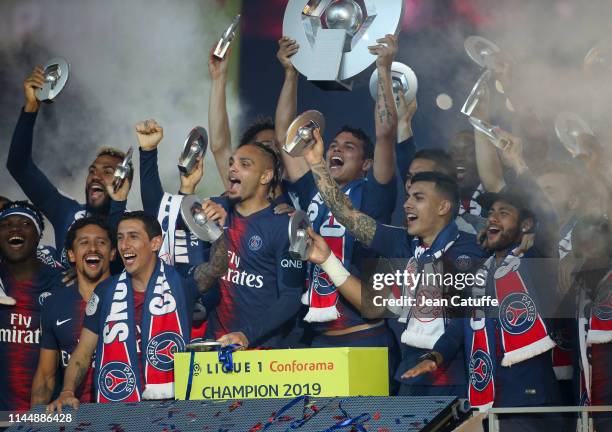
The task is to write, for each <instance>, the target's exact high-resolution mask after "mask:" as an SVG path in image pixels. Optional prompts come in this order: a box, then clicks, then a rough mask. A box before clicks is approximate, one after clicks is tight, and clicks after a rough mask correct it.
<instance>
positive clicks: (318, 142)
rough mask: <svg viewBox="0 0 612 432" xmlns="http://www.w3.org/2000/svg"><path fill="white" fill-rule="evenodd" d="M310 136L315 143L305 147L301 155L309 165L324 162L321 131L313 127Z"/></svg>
mask: <svg viewBox="0 0 612 432" xmlns="http://www.w3.org/2000/svg"><path fill="white" fill-rule="evenodd" d="M312 136H313V138H314V140H315V143H314V144H313V145H311V146H310V147H307V148H305V149H304V152H303V153H302V156H304V159H306V162H308V165H310V166H313V165H316V164H318V163H321V162H324V158H323V152H324V151H325V149H324V147H325V146H324V145H323V138H321V131H320V130H319V129H315V130H314V131H313V133H312Z"/></svg>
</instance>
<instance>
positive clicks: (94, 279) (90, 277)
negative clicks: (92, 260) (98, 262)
mask: <svg viewBox="0 0 612 432" xmlns="http://www.w3.org/2000/svg"><path fill="white" fill-rule="evenodd" d="M102 276H104V267H102V266H100V269H99V270H98V271H97V272H95V273H93V274H92V273H89V272H87V271H83V277H84V278H85V279H86V280H87V282H89V283H92V284H94V283H98V282H100V280H101V279H102Z"/></svg>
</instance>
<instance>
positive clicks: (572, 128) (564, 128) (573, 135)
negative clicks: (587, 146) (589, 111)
mask: <svg viewBox="0 0 612 432" xmlns="http://www.w3.org/2000/svg"><path fill="white" fill-rule="evenodd" d="M555 132H556V133H557V137H558V138H559V141H561V143H562V144H563V146H564V147H565V148H566V149H567V151H568V152H570V154H571V155H572V156H573V157H576V156H579V155H582V154H585V153H586V152H585V151H584V149H583V148H582V146H581V145H580V135H594V134H593V129H591V127H590V126H589V124H588V123H587V122H586V121H584V119H583V118H582V117H580V116H579V115H578V114H575V113H571V112H562V113H560V114H559V115H557V118H556V119H555Z"/></svg>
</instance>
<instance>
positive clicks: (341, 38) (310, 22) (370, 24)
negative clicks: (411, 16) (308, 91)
mask: <svg viewBox="0 0 612 432" xmlns="http://www.w3.org/2000/svg"><path fill="white" fill-rule="evenodd" d="M403 3H404V2H403V1H402V0H289V3H288V4H287V8H286V9H285V17H284V19H283V35H284V36H288V37H290V38H292V39H295V40H296V41H297V43H298V44H299V45H300V49H299V51H298V52H297V53H296V54H295V55H294V56H293V57H291V62H292V63H293V65H294V66H295V68H296V69H297V70H298V71H299V72H300V73H302V74H303V75H305V76H306V78H307V79H308V81H311V82H313V83H314V84H316V85H318V86H319V87H321V88H323V89H333V90H350V89H351V88H352V78H353V77H354V76H355V75H357V74H359V73H360V72H362V71H363V70H365V69H366V68H367V67H368V66H370V65H371V64H372V63H373V62H374V61H375V60H376V57H374V56H373V55H372V54H370V52H369V50H368V45H372V44H375V43H376V40H377V39H380V38H382V37H384V36H385V35H386V34H388V33H396V31H397V28H398V25H399V23H400V19H401V16H402V6H403Z"/></svg>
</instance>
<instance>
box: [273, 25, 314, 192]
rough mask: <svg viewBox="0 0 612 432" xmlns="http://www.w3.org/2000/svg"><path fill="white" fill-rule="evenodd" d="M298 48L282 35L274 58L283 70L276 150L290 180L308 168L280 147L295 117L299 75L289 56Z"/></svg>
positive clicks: (304, 163)
mask: <svg viewBox="0 0 612 432" xmlns="http://www.w3.org/2000/svg"><path fill="white" fill-rule="evenodd" d="M298 49H299V45H298V44H297V42H296V41H294V40H293V39H289V38H288V37H286V36H283V37H282V38H281V39H280V40H279V41H278V53H277V54H276V58H277V59H278V61H279V63H280V64H281V66H282V67H283V69H284V70H285V81H284V82H283V88H282V89H281V92H280V95H279V96H278V103H277V105H276V115H275V119H274V128H275V133H276V141H277V143H278V146H279V148H278V151H279V152H280V154H281V155H282V158H283V164H284V166H285V171H286V173H287V176H288V179H289V181H291V182H295V181H297V180H298V179H300V178H301V177H302V176H303V175H304V174H306V173H307V172H308V170H309V168H308V164H307V163H306V161H305V160H304V158H302V157H295V158H293V157H291V156H289V155H288V154H287V153H286V152H285V151H284V150H283V149H282V147H283V143H284V142H285V137H286V135H287V129H289V125H290V124H291V122H292V121H293V120H294V119H295V117H296V113H297V91H298V79H299V75H298V73H297V71H296V70H295V68H294V67H293V64H292V63H291V56H293V55H294V54H295V53H296V52H298Z"/></svg>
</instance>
